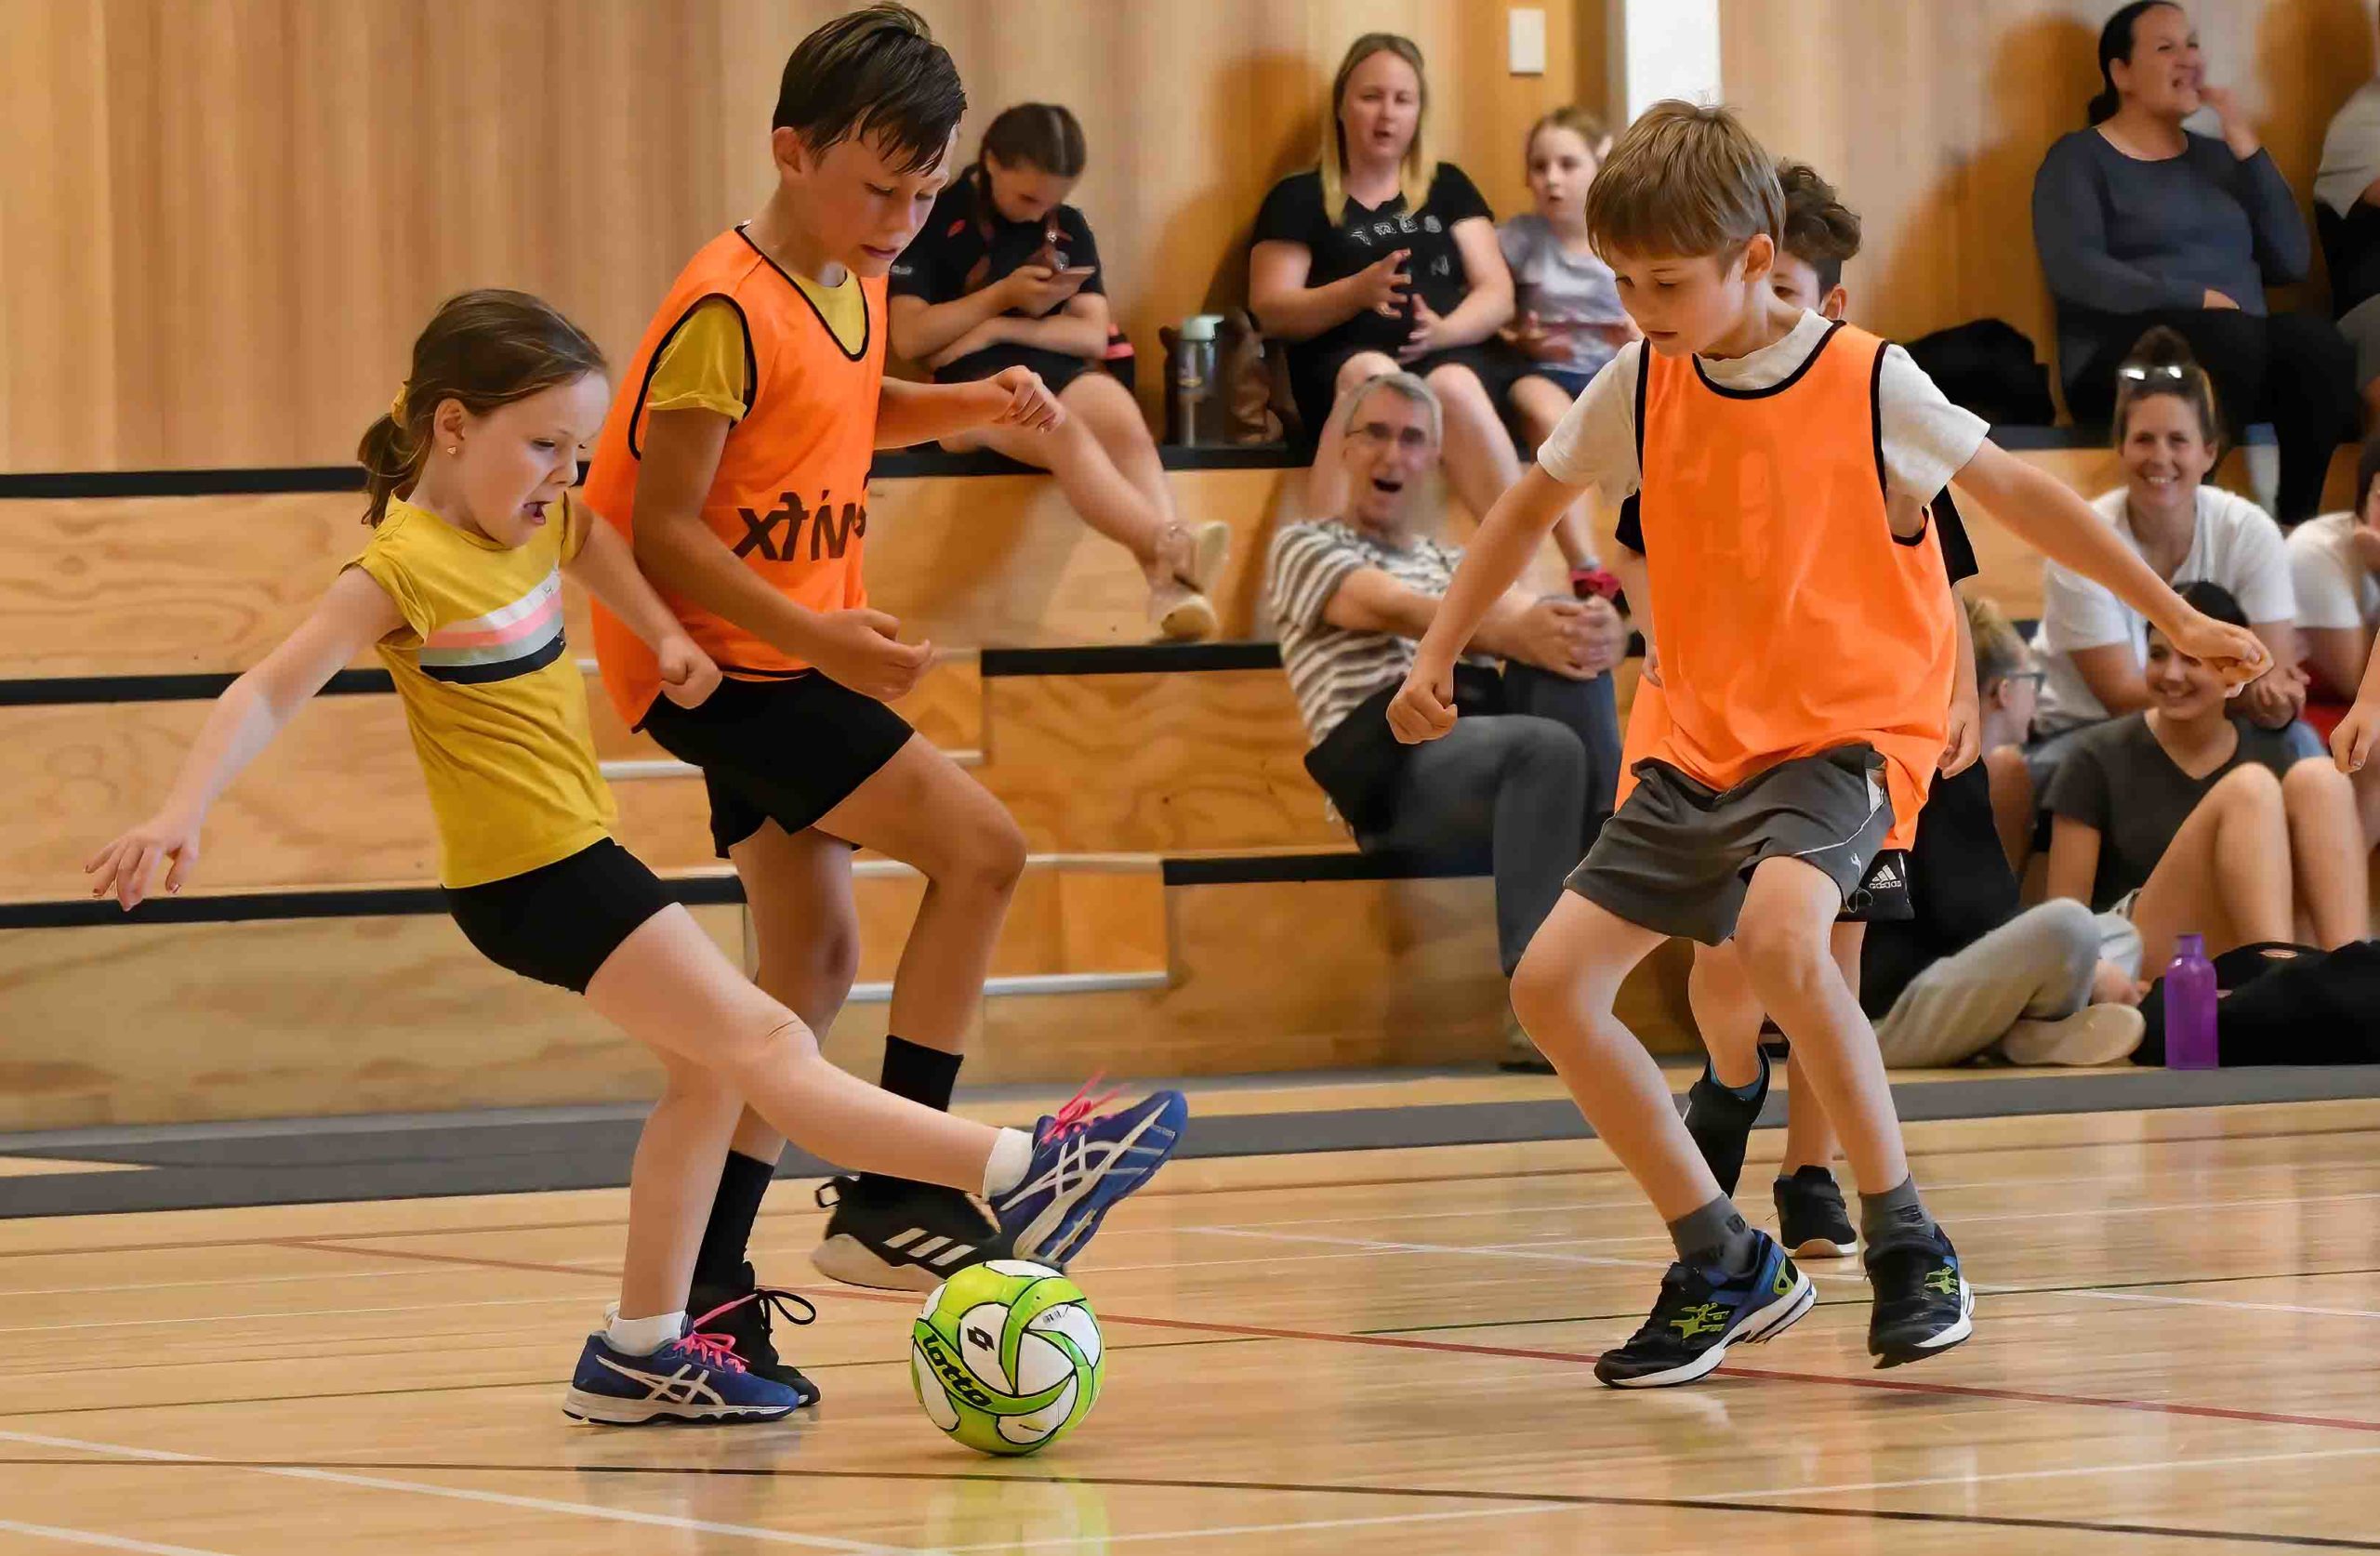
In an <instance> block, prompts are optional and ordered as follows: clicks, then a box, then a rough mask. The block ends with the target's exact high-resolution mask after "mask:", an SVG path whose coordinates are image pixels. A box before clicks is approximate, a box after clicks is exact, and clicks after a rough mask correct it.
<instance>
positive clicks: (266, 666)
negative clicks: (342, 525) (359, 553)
mask: <svg viewBox="0 0 2380 1556" xmlns="http://www.w3.org/2000/svg"><path fill="white" fill-rule="evenodd" d="M403 625H404V617H403V614H402V613H400V612H399V611H398V610H397V604H396V601H395V600H391V599H390V597H389V593H388V591H387V590H386V589H384V588H382V587H380V586H379V584H377V582H375V581H374V580H373V578H372V577H371V575H370V574H366V573H364V571H363V570H362V569H360V568H352V567H351V568H349V569H348V570H347V571H346V572H344V573H342V574H339V575H338V577H337V579H336V580H335V581H334V582H333V583H332V585H331V587H330V588H329V589H328V590H326V591H325V592H324V595H323V598H322V600H321V601H320V602H319V603H317V604H316V605H315V607H314V612H313V614H311V615H310V616H308V617H307V618H306V619H305V620H304V621H303V622H301V623H299V624H298V630H296V631H295V632H292V633H291V634H290V635H289V636H288V637H286V638H284V639H283V640H281V645H280V646H279V647H278V648H276V649H274V650H273V651H272V652H271V653H269V654H267V655H265V656H264V658H263V659H262V660H260V661H259V662H258V664H257V666H255V667H254V668H253V669H251V670H249V671H248V672H247V673H246V674H245V675H243V676H242V677H240V679H237V680H235V681H233V682H232V683H231V685H230V686H229V687H228V688H226V689H225V691H224V692H223V695H221V696H220V697H218V698H217V699H215V706H214V708H213V709H212V710H211V711H210V712H209V713H208V714H207V716H206V722H205V725H204V726H202V727H201V728H200V730H199V732H198V739H197V740H196V741H194V742H192V745H191V748H190V754H189V755H188V756H186V757H184V758H182V765H181V770H180V771H179V772H177V773H176V774H175V775H174V783H173V787H172V788H170V789H168V790H167V791H166V794H165V799H164V800H163V801H162V802H160V803H159V805H158V807H157V810H156V813H155V814H153V815H152V816H151V817H150V818H149V819H148V820H147V821H145V822H142V823H141V824H139V825H138V826H136V827H133V828H132V829H131V830H130V831H128V832H126V833H124V834H123V835H122V836H120V837H117V838H116V839H115V840H114V841H112V842H111V843H109V844H108V846H107V847H105V848H103V849H101V850H99V852H97V853H95V854H93V855H92V856H91V858H90V860H89V862H88V863H86V864H84V866H83V873H84V874H85V875H86V876H90V877H93V879H92V882H91V895H92V896H94V897H106V896H111V895H112V896H113V897H114V898H115V900H116V901H117V902H119V903H122V904H123V905H124V907H125V910H126V912H129V911H131V909H132V908H133V907H134V906H135V905H136V904H138V903H139V901H140V899H141V898H143V897H144V896H146V895H148V892H149V881H150V877H152V876H154V875H155V874H156V872H157V867H158V866H159V865H161V864H165V863H166V862H167V861H168V860H170V861H172V864H173V869H172V870H171V871H170V872H169V873H168V874H167V875H166V877H165V890H167V891H169V892H171V891H179V890H181V889H182V886H183V883H184V882H186V881H188V880H189V879H190V873H191V869H192V866H193V865H195V864H197V863H198V830H199V826H200V824H201V823H203V822H204V821H205V819H206V808H207V807H208V806H209V805H212V804H213V803H215V797H216V796H218V795H219V794H221V793H222V792H223V791H224V789H225V788H227V787H229V786H230V785H231V780H232V779H234V778H236V777H238V776H239V775H240V771H241V770H242V769H244V768H245V767H246V766H247V765H248V764H249V763H250V762H252V761H254V760H256V759H257V757H258V755H259V754H260V753H261V752H262V751H263V750H264V748H265V747H266V746H268V745H271V744H272V740H273V737H274V736H275V735H277V734H279V733H280V732H281V729H282V726H283V725H284V724H286V723H288V722H289V720H290V719H293V718H295V717H296V716H297V713H298V709H299V708H301V707H303V706H305V705H306V700H307V699H308V698H310V697H311V696H312V695H313V694H314V693H315V692H320V691H321V690H322V689H323V687H324V683H325V682H327V681H328V680H329V679H331V677H333V676H335V675H337V674H338V672H339V671H340V670H342V669H345V668H346V667H347V666H348V665H349V663H350V662H351V661H352V660H353V659H354V658H355V656H356V655H357V654H359V653H363V652H364V650H365V649H366V648H368V647H370V646H371V645H372V644H374V643H377V642H378V641H379V640H381V639H383V638H385V637H387V636H388V635H389V634H390V633H391V632H393V631H395V630H396V629H397V628H398V627H400V626H403Z"/></svg>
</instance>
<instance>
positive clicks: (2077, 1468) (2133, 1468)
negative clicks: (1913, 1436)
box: [1718, 1448, 2380, 1501]
mask: <svg viewBox="0 0 2380 1556" xmlns="http://www.w3.org/2000/svg"><path fill="white" fill-rule="evenodd" d="M2374 1456H2380V1448H2308V1449H2306V1450H2304V1451H2303V1452H2299V1453H2286V1454H2231V1455H2227V1456H2225V1457H2220V1458H2169V1459H2161V1460H2155V1461H2152V1462H2149V1463H2145V1464H2083V1465H2069V1466H2064V1467H2061V1468H2059V1469H2055V1470H1996V1471H1993V1472H1992V1473H1990V1474H1980V1475H1978V1474H1965V1475H1925V1476H1921V1477H1918V1478H1915V1479H1911V1480H1901V1481H1849V1482H1845V1483H1842V1484H1840V1485H1781V1486H1760V1487H1757V1488H1755V1489H1752V1490H1750V1491H1723V1492H1720V1493H1718V1495H1719V1496H1720V1497H1725V1498H1726V1499H1729V1500H1733V1501H1749V1500H1751V1499H1752V1498H1753V1497H1837V1496H1841V1495H1843V1494H1845V1493H1846V1492H1854V1491H1914V1490H1923V1489H1924V1488H1926V1487H1929V1486H1941V1485H1984V1484H1990V1483H1999V1482H2003V1481H2054V1480H2076V1479H2083V1478H2086V1477H2089V1476H2092V1475H2135V1474H2143V1473H2149V1472H2162V1471H2165V1470H2224V1469H2230V1468H2233V1467H2235V1466H2239V1465H2243V1464H2288V1463H2295V1462H2300V1461H2311V1460H2316V1459H2331V1458H2370V1457H2374Z"/></svg>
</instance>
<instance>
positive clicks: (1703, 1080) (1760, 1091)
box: [1686, 1051, 1768, 1199]
mask: <svg viewBox="0 0 2380 1556" xmlns="http://www.w3.org/2000/svg"><path fill="white" fill-rule="evenodd" d="M1766 1101H1768V1055H1767V1053H1766V1052H1765V1051H1764V1052H1763V1053H1762V1054H1761V1056H1760V1079H1759V1081H1758V1082H1756V1083H1755V1084H1754V1085H1753V1087H1752V1095H1751V1096H1749V1097H1745V1096H1741V1095H1739V1093H1737V1092H1736V1091H1734V1090H1733V1089H1731V1088H1727V1087H1725V1086H1722V1085H1720V1084H1719V1077H1718V1076H1716V1075H1712V1073H1711V1066H1710V1065H1709V1064H1705V1065H1703V1066H1702V1075H1701V1077H1700V1078H1699V1079H1698V1080H1697V1081H1696V1082H1695V1083H1694V1084H1693V1085H1692V1086H1691V1087H1688V1088H1686V1133H1687V1134H1689V1135H1692V1136H1693V1137H1694V1146H1695V1149H1696V1150H1698V1151H1699V1152H1701V1153H1702V1160H1703V1161H1704V1163H1705V1164H1707V1165H1708V1166H1709V1167H1710V1168H1711V1176H1712V1177H1713V1178H1715V1179H1717V1180H1719V1192H1720V1193H1723V1194H1726V1196H1727V1197H1728V1198H1729V1199H1733V1198H1735V1197H1736V1180H1738V1179H1739V1178H1741V1177H1742V1176H1743V1175H1744V1150H1745V1148H1746V1147H1747V1146H1749V1145H1751V1143H1752V1126H1753V1125H1754V1124H1756V1123H1758V1122H1759V1121H1760V1109H1761V1105H1762V1104H1763V1103H1765V1102H1766Z"/></svg>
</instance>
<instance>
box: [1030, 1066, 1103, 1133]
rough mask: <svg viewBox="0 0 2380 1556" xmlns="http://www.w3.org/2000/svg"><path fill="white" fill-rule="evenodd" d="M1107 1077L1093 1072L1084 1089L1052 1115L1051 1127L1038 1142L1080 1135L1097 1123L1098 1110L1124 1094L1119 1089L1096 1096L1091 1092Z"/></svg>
mask: <svg viewBox="0 0 2380 1556" xmlns="http://www.w3.org/2000/svg"><path fill="white" fill-rule="evenodd" d="M1106 1078H1107V1077H1106V1075H1104V1073H1102V1072H1098V1071H1094V1072H1092V1074H1091V1079H1089V1080H1087V1081H1085V1082H1083V1083H1082V1089H1081V1090H1079V1091H1078V1092H1076V1093H1075V1094H1074V1096H1072V1097H1071V1098H1069V1099H1067V1101H1066V1105H1065V1106H1064V1107H1062V1108H1060V1109H1059V1110H1058V1111H1057V1112H1055V1113H1053V1114H1051V1115H1050V1127H1049V1128H1048V1129H1047V1130H1045V1131H1043V1133H1042V1136H1041V1139H1040V1141H1039V1142H1038V1143H1041V1144H1047V1143H1048V1142H1049V1141H1055V1140H1064V1139H1066V1138H1067V1137H1068V1136H1070V1135H1078V1134H1080V1133H1082V1131H1083V1130H1085V1129H1088V1128H1090V1127H1091V1125H1092V1124H1094V1123H1096V1122H1097V1121H1098V1118H1099V1114H1098V1113H1097V1112H1096V1110H1097V1109H1099V1108H1102V1107H1104V1106H1106V1105H1107V1104H1108V1103H1109V1102H1112V1101H1115V1100H1116V1099H1117V1097H1119V1096H1121V1095H1122V1093H1121V1092H1117V1091H1103V1092H1101V1093H1100V1094H1099V1095H1098V1096H1096V1097H1094V1096H1092V1095H1091V1088H1092V1087H1094V1086H1097V1085H1098V1084H1099V1083H1100V1082H1101V1081H1103V1080H1105V1079H1106Z"/></svg>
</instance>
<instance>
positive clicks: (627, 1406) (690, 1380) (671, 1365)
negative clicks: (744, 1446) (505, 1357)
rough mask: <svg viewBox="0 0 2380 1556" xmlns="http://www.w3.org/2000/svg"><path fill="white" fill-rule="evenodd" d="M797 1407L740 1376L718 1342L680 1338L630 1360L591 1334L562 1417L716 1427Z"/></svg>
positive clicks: (762, 1382) (729, 1351)
mask: <svg viewBox="0 0 2380 1556" xmlns="http://www.w3.org/2000/svg"><path fill="white" fill-rule="evenodd" d="M800 1404H801V1395H800V1393H798V1392H796V1391H794V1390H792V1389H788V1388H787V1387H786V1386H785V1385H784V1384H782V1383H773V1382H771V1381H770V1380H769V1379H767V1378H760V1377H756V1376H755V1375H753V1374H752V1373H749V1372H747V1371H746V1370H745V1369H744V1363H743V1360H742V1359H741V1358H740V1357H738V1356H737V1355H736V1354H735V1348H734V1346H733V1345H732V1344H730V1343H729V1341H728V1339H727V1337H725V1336H724V1335H701V1334H696V1335H681V1336H680V1337H679V1338H676V1339H673V1340H671V1341H670V1342H669V1343H668V1344H667V1345H665V1346H663V1347H662V1348H661V1349H660V1350H658V1351H656V1352H654V1353H653V1354H651V1355H650V1356H632V1355H630V1354H628V1352H625V1351H615V1350H614V1349H612V1346H611V1344H610V1342H608V1341H607V1340H605V1339H604V1338H603V1337H602V1335H600V1334H598V1335H589V1336H588V1337H587V1348H586V1349H585V1350H584V1351H581V1352H579V1353H578V1371H577V1373H576V1374H575V1375H574V1376H573V1377H572V1378H571V1380H570V1391H569V1392H568V1393H565V1394H564V1395H562V1414H563V1415H565V1416H567V1417H569V1418H571V1419H572V1420H574V1421H593V1422H595V1423H597V1424H598V1425H602V1426H653V1425H656V1424H667V1423H670V1422H692V1423H697V1424H719V1423H725V1422H731V1421H774V1420H775V1419H777V1418H779V1417H781V1416H789V1415H791V1414H793V1412H794V1411H795V1409H796V1408H798V1407H799V1406H800Z"/></svg>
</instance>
